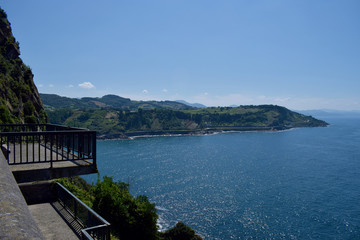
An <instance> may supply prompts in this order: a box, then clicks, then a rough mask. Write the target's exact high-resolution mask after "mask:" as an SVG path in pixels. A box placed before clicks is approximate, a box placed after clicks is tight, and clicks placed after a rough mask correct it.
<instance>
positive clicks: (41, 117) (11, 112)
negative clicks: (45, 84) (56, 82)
mask: <svg viewBox="0 0 360 240" xmlns="http://www.w3.org/2000/svg"><path fill="white" fill-rule="evenodd" d="M19 55H20V50H19V43H18V42H17V41H16V40H15V38H14V36H13V35H12V32H11V26H10V23H9V21H8V19H7V15H6V13H5V11H4V10H3V9H1V8H0V124H3V123H40V122H41V123H44V122H47V115H46V112H45V110H44V109H43V106H42V103H41V99H40V96H39V93H38V91H37V88H36V86H35V84H34V81H33V77H34V75H33V73H32V71H31V69H30V67H28V66H26V65H25V64H24V63H23V61H22V60H21V59H20V58H19Z"/></svg>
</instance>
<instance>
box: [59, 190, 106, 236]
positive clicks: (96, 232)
mask: <svg viewBox="0 0 360 240" xmlns="http://www.w3.org/2000/svg"><path fill="white" fill-rule="evenodd" d="M55 187H56V189H55V191H56V194H57V199H58V202H59V204H60V205H61V207H62V208H61V209H62V210H64V211H66V214H64V213H63V212H61V211H60V213H61V214H62V215H63V217H64V216H65V215H66V217H64V218H66V219H67V222H68V223H69V224H70V225H71V226H72V227H73V229H74V230H75V231H76V233H77V235H78V236H79V237H81V239H88V240H92V239H99V240H110V223H108V222H107V221H106V220H105V219H103V218H102V217H101V216H100V215H98V214H97V213H96V212H95V211H93V210H92V209H91V208H89V207H88V206H87V205H86V204H85V203H83V202H82V201H80V200H79V199H78V198H77V197H76V196H75V195H74V194H72V193H71V192H70V191H69V190H67V189H66V188H65V187H64V186H62V185H61V184H60V183H56V185H55Z"/></svg>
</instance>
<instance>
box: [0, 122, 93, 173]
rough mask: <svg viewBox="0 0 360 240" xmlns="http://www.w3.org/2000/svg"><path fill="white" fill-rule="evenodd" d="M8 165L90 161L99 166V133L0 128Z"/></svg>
mask: <svg viewBox="0 0 360 240" xmlns="http://www.w3.org/2000/svg"><path fill="white" fill-rule="evenodd" d="M0 143H1V145H0V146H1V149H2V151H3V153H4V156H5V158H6V159H7V161H8V164H9V165H15V164H28V163H41V162H50V167H52V166H53V163H54V162H56V161H73V160H88V161H90V162H91V163H92V164H93V165H94V166H95V167H96V132H95V131H89V130H87V129H81V128H71V127H65V126H60V125H53V124H6V125H0Z"/></svg>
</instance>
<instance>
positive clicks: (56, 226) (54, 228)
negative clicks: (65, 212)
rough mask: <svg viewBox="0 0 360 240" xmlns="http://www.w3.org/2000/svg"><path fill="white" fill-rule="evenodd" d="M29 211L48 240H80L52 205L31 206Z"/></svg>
mask: <svg viewBox="0 0 360 240" xmlns="http://www.w3.org/2000/svg"><path fill="white" fill-rule="evenodd" d="M29 210H30V212H31V215H32V216H33V217H34V219H35V221H36V223H37V224H38V226H39V228H40V230H41V233H42V234H43V236H44V237H45V239H46V240H63V239H67V240H79V238H78V237H77V235H76V234H75V233H74V232H73V231H72V230H71V228H70V227H69V226H68V225H67V224H66V222H65V221H64V220H63V219H62V218H61V216H60V215H59V214H58V213H57V212H56V210H55V209H54V207H53V206H52V205H51V204H50V203H43V204H36V205H30V206H29Z"/></svg>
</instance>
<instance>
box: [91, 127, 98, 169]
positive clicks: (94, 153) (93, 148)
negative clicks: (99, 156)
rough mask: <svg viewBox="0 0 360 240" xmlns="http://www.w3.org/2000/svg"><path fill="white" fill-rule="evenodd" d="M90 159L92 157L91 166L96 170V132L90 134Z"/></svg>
mask: <svg viewBox="0 0 360 240" xmlns="http://www.w3.org/2000/svg"><path fill="white" fill-rule="evenodd" d="M91 138H92V157H93V165H94V167H95V168H96V169H97V165H96V132H93V133H92V136H91Z"/></svg>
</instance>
